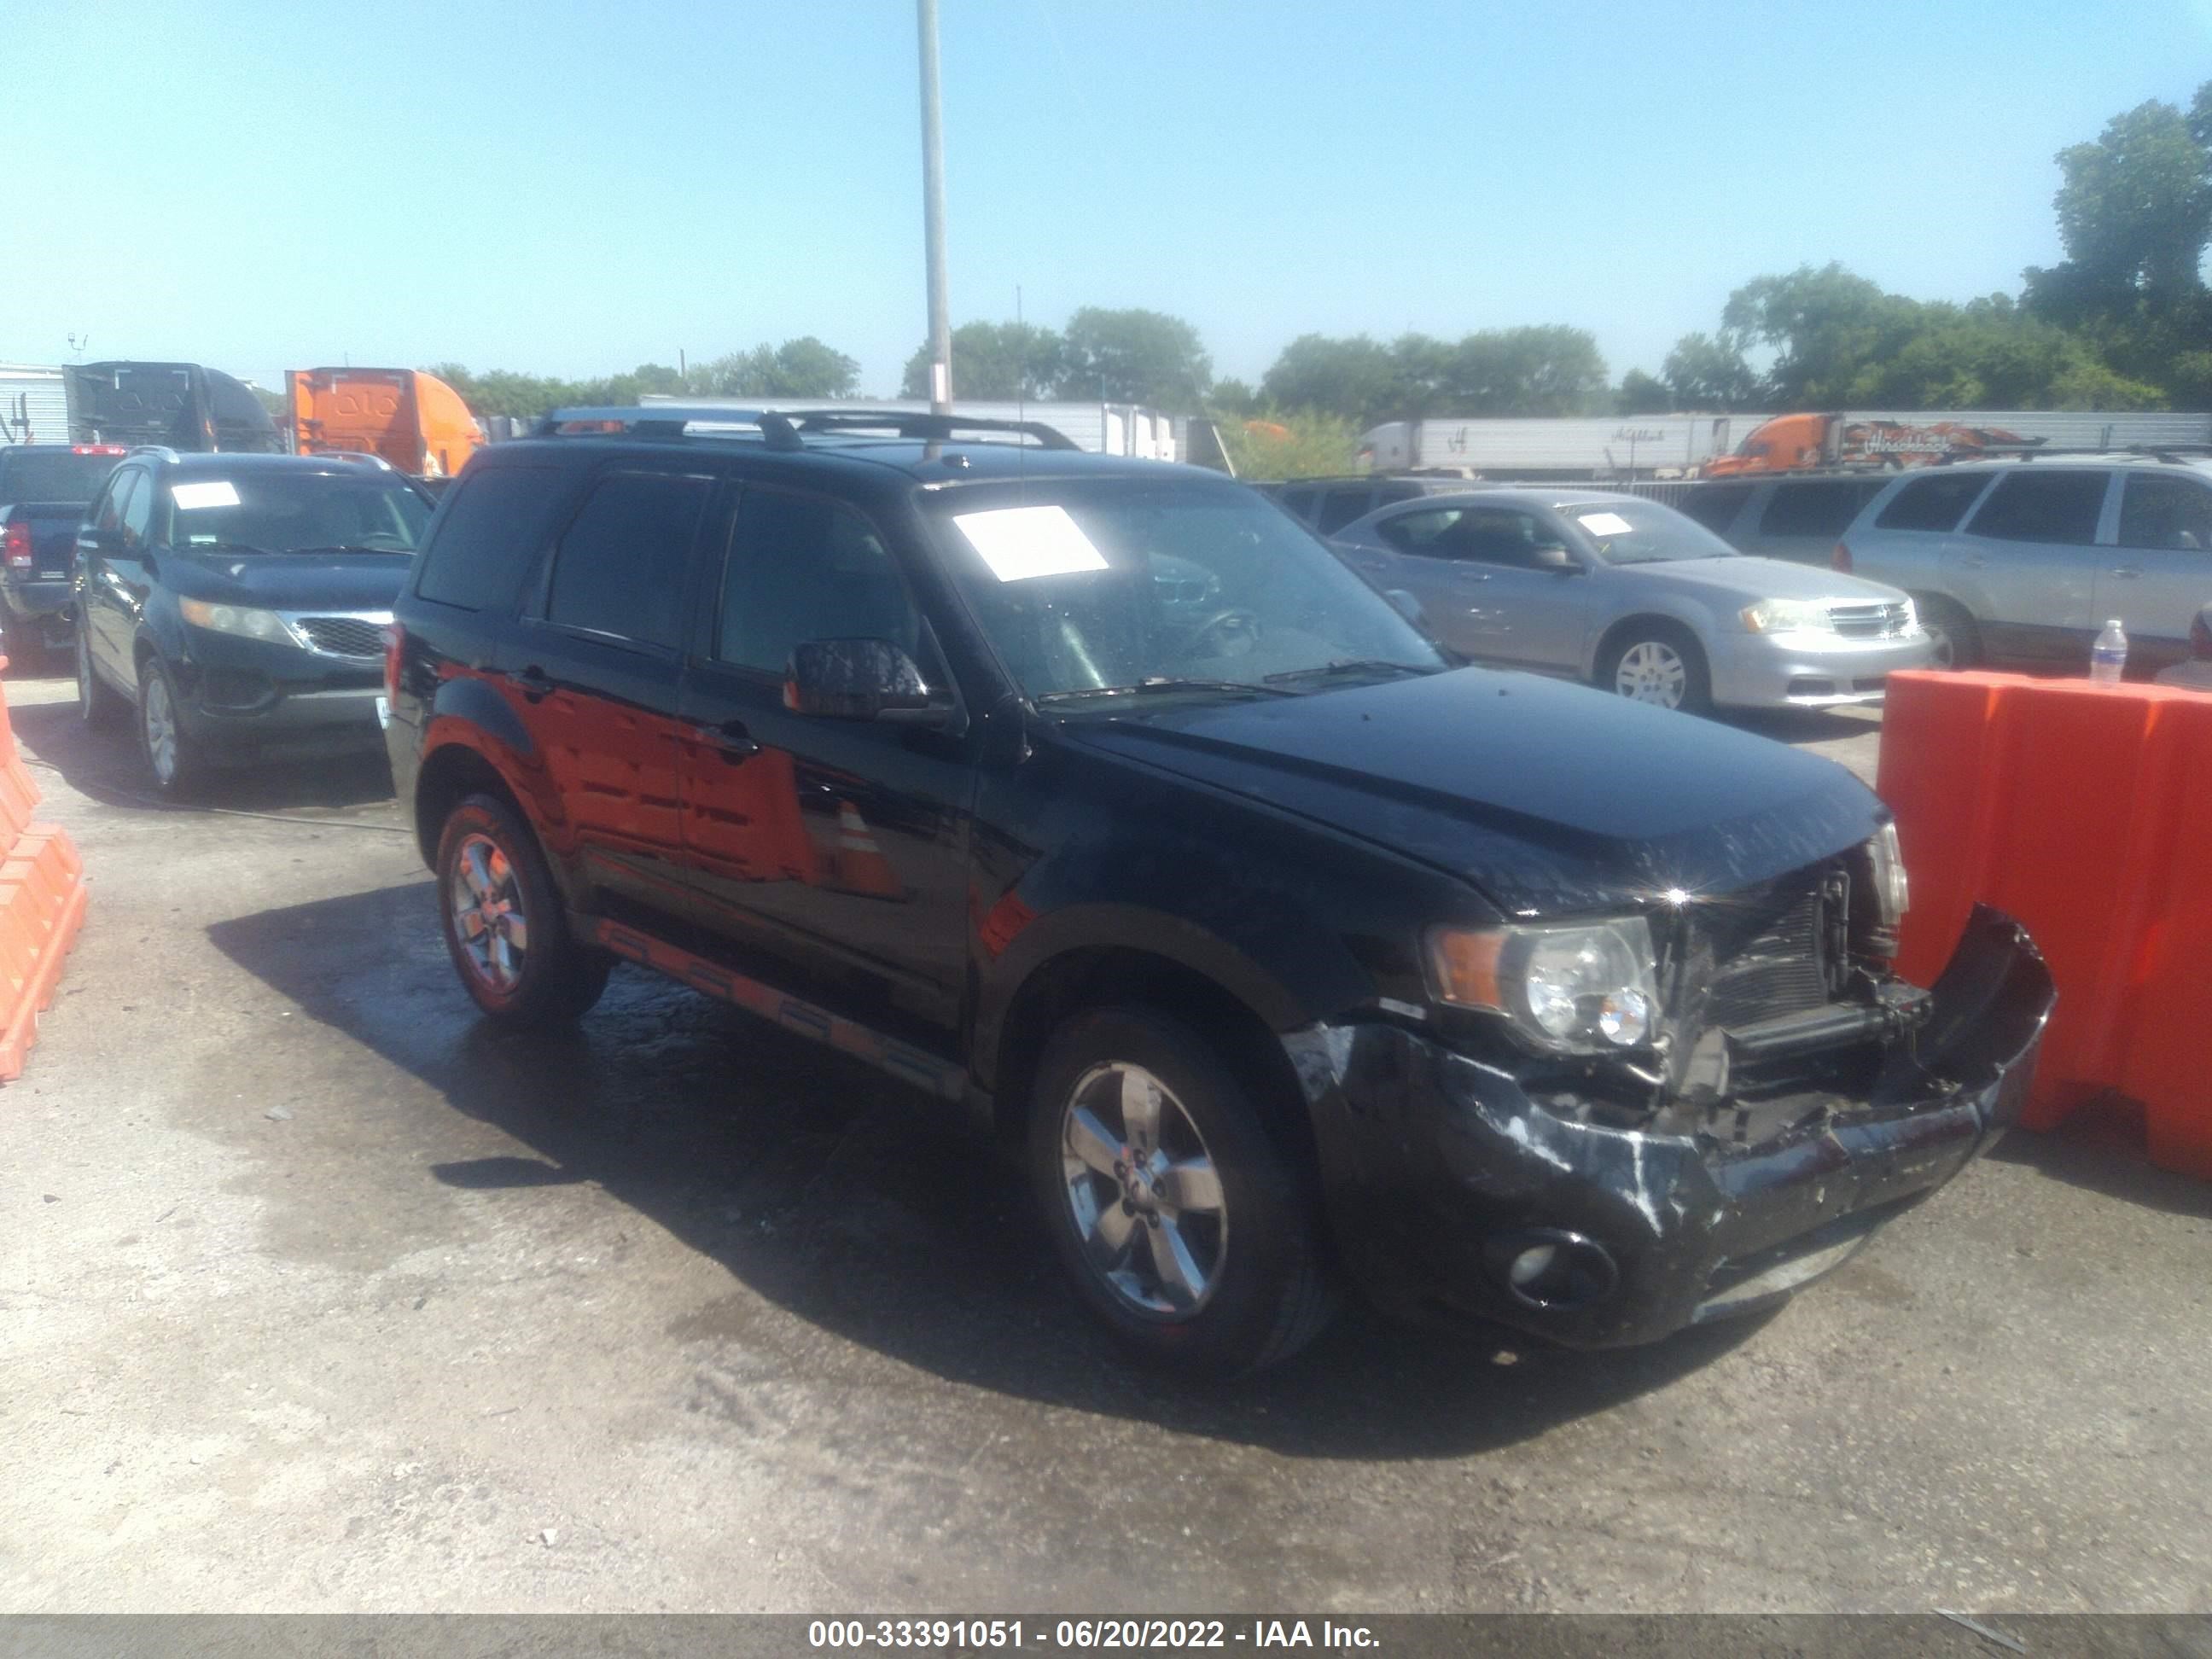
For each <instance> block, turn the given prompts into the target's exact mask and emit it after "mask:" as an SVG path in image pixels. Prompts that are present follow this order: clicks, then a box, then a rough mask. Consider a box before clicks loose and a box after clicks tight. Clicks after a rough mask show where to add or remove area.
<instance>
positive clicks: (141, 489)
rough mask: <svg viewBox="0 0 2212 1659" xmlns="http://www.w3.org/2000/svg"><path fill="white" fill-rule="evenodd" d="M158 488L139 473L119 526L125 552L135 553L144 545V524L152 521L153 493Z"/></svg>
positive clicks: (158, 487)
mask: <svg viewBox="0 0 2212 1659" xmlns="http://www.w3.org/2000/svg"><path fill="white" fill-rule="evenodd" d="M157 489H160V486H159V485H158V484H155V483H153V482H152V480H150V479H149V478H148V477H146V475H145V474H143V473H141V474H139V477H138V487H137V489H134V490H132V491H131V499H130V500H129V501H126V502H125V503H124V507H123V517H122V520H121V525H120V528H121V529H122V532H123V550H124V551H125V552H126V553H136V552H137V551H139V550H141V549H143V547H144V546H145V545H146V526H148V525H149V524H151V523H152V522H153V520H154V495H155V491H156V490H157Z"/></svg>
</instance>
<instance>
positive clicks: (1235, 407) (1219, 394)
mask: <svg viewBox="0 0 2212 1659" xmlns="http://www.w3.org/2000/svg"><path fill="white" fill-rule="evenodd" d="M1206 408H1207V409H1208V410H1211V411H1212V413H1213V414H1216V415H1221V416H1231V417H1233V418H1235V419H1237V420H1243V419H1244V418H1245V417H1246V416H1252V415H1256V414H1258V413H1259V412H1260V394H1259V393H1258V392H1255V391H1254V390H1253V389H1252V388H1251V387H1250V386H1247V385H1246V384H1245V383H1244V382H1243V381H1242V380H1216V381H1215V382H1214V383H1213V389H1212V391H1211V392H1208V393H1207V394H1206Z"/></svg>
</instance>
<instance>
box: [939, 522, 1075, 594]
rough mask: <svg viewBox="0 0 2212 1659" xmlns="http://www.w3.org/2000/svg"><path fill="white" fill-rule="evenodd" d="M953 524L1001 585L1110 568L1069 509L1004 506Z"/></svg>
mask: <svg viewBox="0 0 2212 1659" xmlns="http://www.w3.org/2000/svg"><path fill="white" fill-rule="evenodd" d="M952 522H953V523H955V524H957V525H958V526H960V533H961V534H962V535H963V536H965V537H966V538H968V541H969V545H970V546H972V547H973V548H974V549H975V550H976V551H977V552H978V553H980V554H981V555H982V556H983V562H984V563H985V564H987V565H988V566H990V567H991V574H993V575H994V576H996V577H997V578H998V579H999V580H1000V581H1002V582H1020V581H1028V580H1030V579H1031V578H1032V577H1036V576H1073V575H1078V574H1081V573H1082V572H1084V571H1086V570H1103V569H1105V568H1106V556H1105V555H1104V554H1103V553H1101V552H1100V551H1099V550H1097V548H1096V547H1094V546H1092V545H1091V538H1090V537H1088V536H1086V535H1085V534H1084V533H1083V528H1082V526H1080V525H1079V524H1077V523H1076V522H1075V520H1073V519H1071V518H1069V517H1068V516H1067V509H1066V507H998V508H995V509H994V510H993V511H991V512H988V513H955V514H954V515H953V519H952Z"/></svg>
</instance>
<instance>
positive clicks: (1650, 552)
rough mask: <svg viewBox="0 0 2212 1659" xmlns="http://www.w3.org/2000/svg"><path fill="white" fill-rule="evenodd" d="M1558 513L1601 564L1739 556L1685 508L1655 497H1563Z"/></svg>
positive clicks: (1667, 561) (1650, 562)
mask: <svg viewBox="0 0 2212 1659" xmlns="http://www.w3.org/2000/svg"><path fill="white" fill-rule="evenodd" d="M1559 516H1560V517H1561V518H1563V519H1565V520H1566V521H1567V522H1568V523H1569V524H1571V525H1572V526H1574V527H1575V528H1576V529H1577V530H1579V531H1581V532H1583V536H1584V537H1586V538H1588V539H1589V544H1590V548H1591V550H1592V551H1594V552H1595V554H1596V555H1597V556H1598V557H1600V558H1601V559H1603V560H1604V561H1605V562H1607V564H1666V563H1669V562H1673V561H1674V560H1677V559H1733V558H1736V557H1738V556H1739V555H1738V554H1737V552H1736V550H1735V549H1734V548H1732V547H1730V546H1729V544H1727V543H1726V542H1724V541H1723V540H1722V539H1721V538H1719V537H1717V536H1716V535H1714V534H1713V532H1711V531H1710V530H1708V529H1706V528H1705V526H1703V525H1701V524H1699V522H1698V521H1697V520H1695V519H1692V518H1691V517H1690V516H1689V515H1688V514H1686V513H1677V512H1676V511H1675V510H1674V508H1673V507H1662V506H1661V505H1660V504H1659V503H1658V502H1657V501H1641V500H1638V498H1636V497H1634V496H1630V495H1619V496H1615V497H1613V499H1612V500H1610V501H1567V502H1565V503H1563V504H1561V506H1560V507H1559Z"/></svg>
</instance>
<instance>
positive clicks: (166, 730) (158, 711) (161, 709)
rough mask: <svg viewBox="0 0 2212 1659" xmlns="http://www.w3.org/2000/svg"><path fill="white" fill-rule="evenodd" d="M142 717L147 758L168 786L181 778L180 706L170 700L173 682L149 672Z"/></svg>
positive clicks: (141, 708)
mask: <svg viewBox="0 0 2212 1659" xmlns="http://www.w3.org/2000/svg"><path fill="white" fill-rule="evenodd" d="M139 719H140V720H141V721H142V722H143V725H144V726H145V732H146V759H147V762H148V763H149V764H150V765H151V766H152V767H153V769H154V776H155V779H156V780H157V781H160V782H161V784H163V785H164V786H167V785H168V784H172V783H174V782H175V781H177V710H176V706H175V705H174V704H173V702H170V700H169V682H168V680H167V678H164V677H163V676H162V675H161V674H159V673H153V672H149V674H148V675H147V677H146V684H145V687H144V689H143V690H142V691H141V692H140V694H139Z"/></svg>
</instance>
